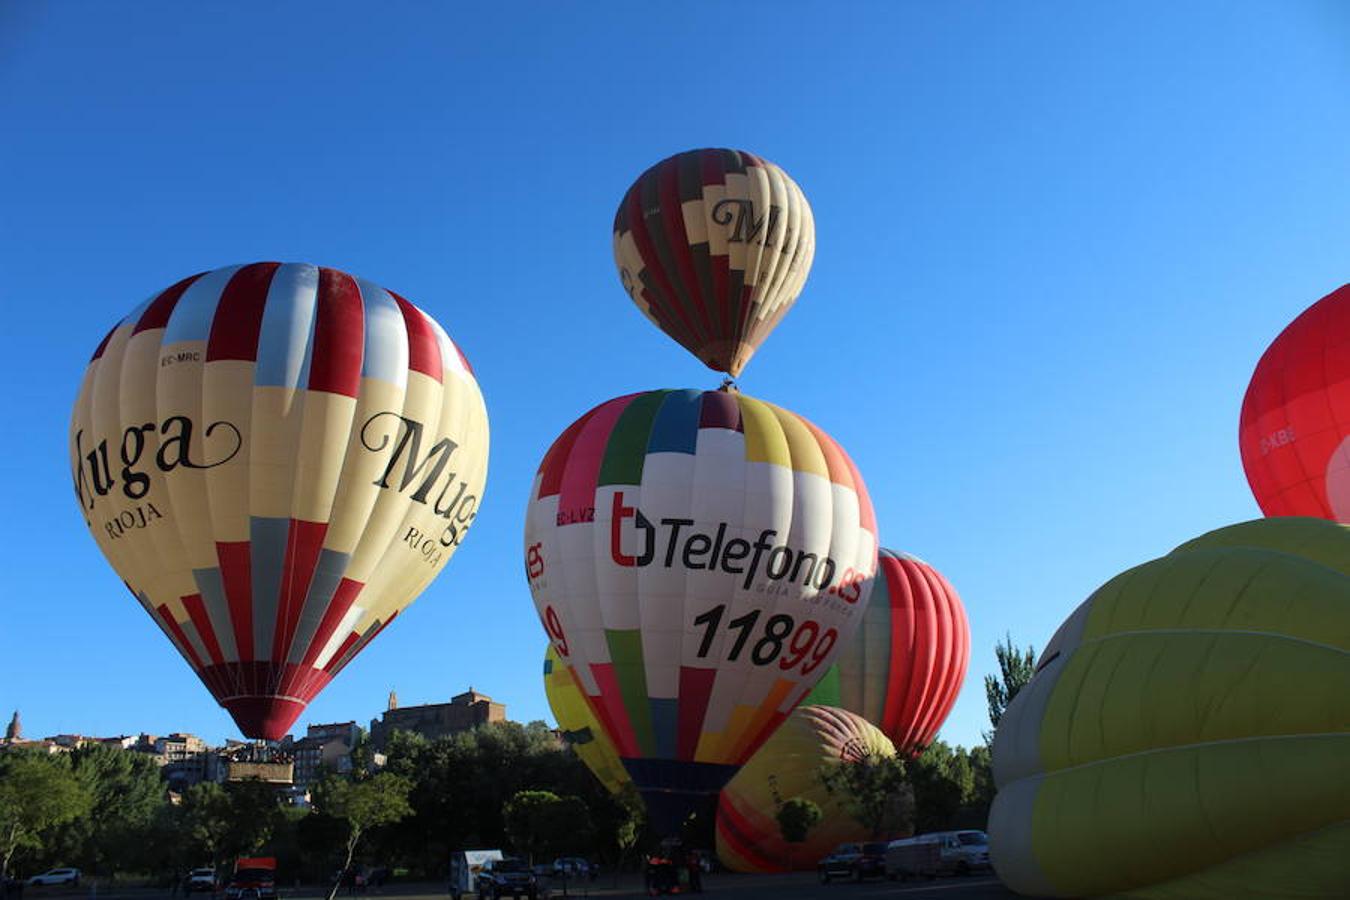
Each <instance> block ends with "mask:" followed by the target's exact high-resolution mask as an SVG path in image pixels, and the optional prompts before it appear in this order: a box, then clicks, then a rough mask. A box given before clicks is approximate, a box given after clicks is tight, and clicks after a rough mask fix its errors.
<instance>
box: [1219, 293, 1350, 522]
mask: <svg viewBox="0 0 1350 900" xmlns="http://www.w3.org/2000/svg"><path fill="white" fill-rule="evenodd" d="M1238 445H1239V446H1240V447H1241V449H1242V467H1243V469H1245V470H1246V472H1247V481H1248V483H1249V484H1250V485H1251V488H1252V493H1253V494H1254V495H1255V496H1256V502H1257V503H1259V504H1260V505H1261V510H1262V512H1264V513H1265V514H1266V515H1268V516H1317V517H1319V518H1323V519H1331V520H1333V521H1337V522H1345V523H1350V285H1345V286H1342V287H1340V288H1338V289H1337V290H1335V291H1332V292H1331V293H1330V294H1327V295H1326V296H1325V297H1323V298H1322V299H1321V300H1318V301H1317V302H1316V303H1314V304H1313V305H1312V306H1310V307H1308V308H1307V309H1306V310H1304V311H1303V312H1302V313H1301V314H1300V315H1299V316H1298V318H1296V319H1294V321H1293V322H1291V323H1289V326H1288V327H1287V328H1285V329H1284V331H1282V332H1280V335H1279V337H1277V338H1275V340H1274V342H1272V343H1271V345H1270V347H1269V348H1267V350H1266V352H1265V354H1264V355H1263V356H1262V357H1261V361H1260V362H1259V363H1257V364H1256V372H1255V373H1254V374H1253V375H1252V381H1251V384H1250V385H1249V386H1248V387H1247V396H1246V397H1245V398H1244V399H1243V401H1242V417H1241V420H1240V424H1239V426H1238Z"/></svg>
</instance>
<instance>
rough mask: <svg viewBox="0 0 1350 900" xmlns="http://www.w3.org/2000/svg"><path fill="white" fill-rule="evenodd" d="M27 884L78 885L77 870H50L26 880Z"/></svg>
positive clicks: (78, 873) (78, 874)
mask: <svg viewBox="0 0 1350 900" xmlns="http://www.w3.org/2000/svg"><path fill="white" fill-rule="evenodd" d="M28 883H29V884H31V885H33V886H35V887H36V886H38V885H44V884H73V885H77V886H78V885H79V883H80V870H79V869H50V870H48V871H46V872H43V873H42V874H41V875H34V876H33V877H32V878H30V879H28Z"/></svg>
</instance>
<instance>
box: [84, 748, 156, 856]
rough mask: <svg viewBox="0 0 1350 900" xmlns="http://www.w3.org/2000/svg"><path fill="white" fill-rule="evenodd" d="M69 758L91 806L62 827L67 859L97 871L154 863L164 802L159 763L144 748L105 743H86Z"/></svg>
mask: <svg viewBox="0 0 1350 900" xmlns="http://www.w3.org/2000/svg"><path fill="white" fill-rule="evenodd" d="M69 758H70V764H71V770H72V772H73V774H74V776H75V778H76V779H77V780H78V781H79V782H80V785H81V786H82V787H83V789H84V791H85V793H87V794H88V795H89V798H90V809H89V814H88V815H86V816H81V817H79V818H77V819H73V820H71V821H70V822H69V823H67V824H65V825H64V826H62V827H61V828H60V829H59V831H60V834H59V836H58V840H59V842H60V852H61V855H62V857H63V860H64V861H65V862H66V863H67V864H68V865H78V866H80V867H81V868H83V869H85V870H88V871H94V872H111V871H112V870H113V867H114V866H118V865H120V866H121V867H123V868H128V867H129V868H135V869H139V870H141V871H144V870H145V869H146V868H147V867H149V868H153V865H154V861H153V860H152V859H151V858H150V855H151V848H152V841H151V840H150V839H149V835H150V830H151V828H152V826H153V823H154V818H155V813H156V811H157V810H158V809H159V807H160V806H161V805H162V804H163V802H164V780H163V779H162V778H161V777H160V773H159V766H157V765H155V762H154V760H153V759H151V758H150V757H149V756H147V755H146V754H144V753H128V752H127V751H125V750H120V749H113V748H111V747H105V746H103V745H100V744H91V745H87V746H84V747H81V748H79V749H77V750H75V751H74V752H72V753H71V754H70V757H69Z"/></svg>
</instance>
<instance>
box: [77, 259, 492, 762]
mask: <svg viewBox="0 0 1350 900" xmlns="http://www.w3.org/2000/svg"><path fill="white" fill-rule="evenodd" d="M487 444H488V420H487V412H486V409H485V407H484V405H483V398H482V395H481V393H480V392H479V389H478V383H477V381H476V380H475V378H474V375H473V372H472V370H471V369H470V367H469V364H468V361H467V360H466V359H465V358H464V355H463V354H462V353H460V351H459V349H458V348H457V347H456V346H455V344H454V342H453V341H451V339H450V338H449V336H448V335H447V334H446V333H445V331H444V330H443V329H442V328H441V327H440V325H438V324H437V323H436V322H435V321H434V320H433V319H432V318H431V317H430V316H428V315H427V314H426V313H424V312H422V311H421V310H420V309H418V308H417V307H416V306H414V305H413V304H412V303H409V302H408V301H407V300H405V299H404V298H402V297H400V296H399V295H397V294H394V293H392V292H390V291H386V290H384V289H383V288H381V287H378V286H377V285H375V284H372V283H370V282H368V281H365V280H363V279H360V278H355V277H353V276H351V275H347V274H345V273H343V272H339V271H337V270H335V269H329V268H320V267H316V266H312V265H305V264H290V263H287V264H282V263H275V262H265V263H254V264H251V265H243V266H229V267H226V268H222V269H216V270H214V271H211V272H205V273H202V274H199V275H193V276H192V277H190V278H185V279H183V280H182V281H180V282H178V283H177V284H175V285H173V286H172V287H170V288H168V289H167V290H164V291H161V292H159V293H157V294H155V295H154V296H152V297H151V298H150V299H149V300H147V301H146V302H145V303H143V304H141V306H139V307H137V308H136V309H135V310H134V311H133V312H132V313H131V314H130V315H128V316H127V317H126V318H124V319H122V320H121V321H120V322H118V323H117V325H116V326H115V327H114V328H113V329H112V330H111V331H110V332H109V333H108V335H107V337H105V338H104V339H103V342H102V343H101V344H99V346H98V349H97V351H95V353H94V356H93V359H92V360H91V361H90V363H89V366H88V368H87V370H86V371H85V374H84V380H83V382H82V384H81V386H80V391H79V397H78V399H77V400H76V402H75V409H74V413H73V415H72V418H71V426H70V462H71V470H72V476H73V479H74V485H75V496H76V499H77V500H78V501H79V504H80V509H81V512H82V513H83V515H84V518H85V522H86V524H87V526H88V528H89V532H90V534H92V535H93V537H94V540H95V541H97V542H98V546H99V549H101V550H102V551H103V553H104V555H105V556H106V557H107V559H108V561H109V562H110V563H111V564H112V566H113V568H114V569H115V570H116V571H117V574H118V575H119V576H121V578H122V580H123V581H124V583H125V584H126V586H127V587H128V588H129V589H130V591H131V594H132V596H134V597H135V598H136V600H137V601H138V602H139V603H140V604H141V605H142V606H143V607H144V608H145V611H146V612H147V613H149V615H150V617H151V618H152V619H153V620H154V621H155V623H156V624H157V625H158V626H159V627H160V628H161V629H162V630H163V631H164V633H165V635H166V636H167V637H168V638H169V640H170V641H172V642H173V644H174V646H175V647H176V648H177V649H178V651H179V652H180V653H181V654H182V655H183V657H184V658H185V659H186V660H187V661H188V663H189V664H190V665H191V666H192V668H193V670H194V671H195V672H196V673H197V675H198V676H199V677H200V678H201V680H202V681H203V682H204V683H205V684H206V686H207V687H208V688H209V689H210V691H211V693H212V694H213V695H214V696H215V698H216V700H217V701H219V703H220V704H221V705H222V706H224V707H225V708H226V709H227V710H228V711H229V712H230V714H231V715H232V716H233V717H234V720H235V722H236V723H237V724H238V725H239V728H240V729H241V730H242V731H243V733H244V734H245V735H247V736H248V737H251V738H266V739H277V738H280V737H282V736H283V735H284V734H285V732H286V731H287V730H288V729H289V728H290V726H291V725H292V724H293V723H294V721H295V719H296V718H297V717H298V716H299V715H300V713H301V711H302V710H303V709H304V707H305V705H306V704H307V703H308V702H309V701H310V700H312V699H313V698H314V697H315V695H317V694H318V692H319V691H320V690H322V689H323V687H324V686H325V685H327V684H328V682H329V681H330V680H331V679H332V678H333V676H335V675H336V674H337V673H338V671H339V670H341V669H342V667H343V666H345V665H347V663H348V662H350V661H351V659H352V658H353V657H354V656H355V655H356V654H357V653H359V652H360V651H361V650H362V649H363V648H364V647H365V646H366V645H367V644H368V643H369V642H370V641H371V640H372V639H373V638H374V637H375V636H376V635H377V634H379V632H380V631H381V630H382V629H383V628H384V627H385V626H387V625H388V624H389V623H390V622H391V621H392V620H393V619H394V617H395V616H397V615H398V614H399V612H400V611H401V610H402V609H403V608H404V607H406V606H407V605H408V604H409V603H411V602H412V601H413V599H414V598H415V597H416V596H417V595H418V594H419V593H421V591H422V590H423V588H425V587H426V586H427V584H428V583H430V581H431V580H432V579H433V578H435V577H436V575H437V574H439V573H440V571H441V570H442V569H443V568H445V565H446V563H447V562H449V560H450V557H451V555H453V554H454V552H455V550H456V549H457V548H458V547H459V545H460V544H461V543H462V542H463V540H464V537H465V535H466V533H467V532H468V530H469V527H470V525H471V524H472V523H473V521H474V518H475V516H476V514H477V509H478V504H479V502H480V498H481V497H482V493H483V485H484V481H485V479H486V476H487Z"/></svg>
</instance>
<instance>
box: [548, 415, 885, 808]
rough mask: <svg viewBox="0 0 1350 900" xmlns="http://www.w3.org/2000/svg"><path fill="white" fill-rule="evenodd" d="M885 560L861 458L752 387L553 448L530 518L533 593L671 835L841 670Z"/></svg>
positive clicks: (599, 422) (586, 430)
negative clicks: (838, 664)
mask: <svg viewBox="0 0 1350 900" xmlns="http://www.w3.org/2000/svg"><path fill="white" fill-rule="evenodd" d="M876 552H877V551H876V525H875V520H874V517H873V513H872V506H871V502H870V500H869V499H868V497H867V489H866V487H865V486H864V485H863V480H862V478H861V476H860V475H859V474H858V471H857V469H856V468H855V467H854V465H853V463H852V461H851V460H850V459H849V458H848V456H847V455H846V454H845V453H844V451H843V450H842V449H840V447H839V445H838V444H836V443H835V442H834V441H833V440H832V439H831V438H830V437H829V436H828V435H826V434H825V433H824V432H823V431H821V430H820V429H819V428H816V427H815V426H814V425H812V424H810V423H809V422H807V421H806V420H805V419H803V418H801V417H800V416H798V415H796V414H795V413H792V412H789V411H787V410H785V409H781V408H779V407H776V406H773V405H771V404H768V403H764V402H763V401H760V400H756V399H754V398H752V397H749V396H746V395H745V394H738V393H731V392H724V391H712V392H706V393H701V392H699V391H649V392H645V393H640V394H630V395H628V396H625V397H619V398H617V399H614V400H610V401H608V402H606V403H602V404H601V405H600V406H597V407H596V408H595V409H593V410H591V411H590V412H588V413H586V414H585V415H584V416H582V417H581V418H580V419H578V420H577V421H576V422H574V423H573V424H572V425H571V426H570V427H568V428H567V430H565V431H564V432H563V433H562V435H561V436H560V437H559V438H558V439H557V440H556V441H555V442H554V444H553V446H552V447H551V448H550V449H549V451H548V453H547V455H546V456H545V457H544V460H543V463H542V464H541V465H540V467H539V472H538V474H537V475H536V477H535V481H534V486H533V488H532V489H531V492H530V503H529V508H528V511H527V514H526V523H525V568H526V573H527V576H528V579H529V584H530V590H531V592H532V594H533V597H534V603H535V608H536V609H537V611H538V613H539V618H540V620H541V621H542V622H543V624H544V628H545V630H546V631H547V632H548V634H549V637H550V638H551V640H552V642H553V647H554V649H555V650H556V651H557V652H558V656H559V657H560V658H562V659H563V660H564V661H566V663H567V664H568V666H569V667H570V668H571V671H572V674H573V677H575V678H576V680H577V683H578V684H579V685H580V686H581V689H582V691H583V693H584V694H585V695H586V698H587V701H588V702H589V703H590V704H591V708H592V710H593V711H594V712H595V716H596V718H597V719H598V720H599V722H600V724H601V727H602V728H603V730H604V731H605V733H606V734H607V735H608V736H609V738H610V740H611V741H612V742H613V743H614V746H615V747H616V748H617V750H618V752H619V757H620V758H621V759H622V760H623V763H624V766H625V768H626V769H627V770H628V773H629V775H631V776H632V778H633V782H634V783H635V784H636V785H637V787H638V789H639V791H641V792H642V794H643V797H644V799H645V800H646V802H647V808H648V812H649V814H650V821H652V823H653V824H654V825H655V826H656V827H657V828H658V829H662V830H666V831H667V832H669V831H673V830H674V828H676V827H678V824H679V822H680V821H681V820H683V818H684V817H685V815H686V814H687V813H688V812H690V811H691V809H692V808H693V807H696V806H700V805H701V806H702V807H703V811H704V812H705V813H706V814H707V815H708V816H709V817H710V816H711V814H712V809H711V808H710V807H711V800H712V798H713V795H714V794H715V793H716V791H717V790H718V789H720V788H721V787H722V785H723V784H724V783H725V782H726V780H727V779H728V778H730V777H731V775H732V774H734V772H735V770H736V767H737V766H739V765H740V764H741V763H742V762H744V761H745V760H746V759H747V758H748V757H749V756H750V754H751V753H753V752H754V750H755V749H756V748H757V747H758V746H759V745H760V744H761V743H762V742H763V741H764V740H765V739H766V738H767V737H768V736H769V735H770V734H771V733H772V732H773V730H774V729H775V728H776V727H777V726H778V725H779V724H780V723H781V722H782V721H783V719H784V718H786V717H787V714H788V713H789V712H791V710H792V709H793V707H794V706H796V705H797V702H798V701H799V700H800V699H801V698H802V697H803V696H804V695H805V694H806V692H807V691H809V690H810V689H811V687H812V685H813V684H814V683H815V681H816V679H818V678H819V677H820V675H821V673H822V672H824V671H825V669H826V668H828V667H829V665H830V663H831V661H832V660H833V659H834V657H835V655H836V653H837V651H838V649H839V647H841V646H842V645H843V644H845V643H846V642H847V641H848V640H849V639H850V638H851V637H852V636H853V632H854V630H855V629H856V628H857V627H858V625H859V624H860V623H861V621H862V610H863V609H864V608H865V606H866V603H867V595H868V592H869V591H870V589H871V585H872V574H873V572H874V570H875V567H876Z"/></svg>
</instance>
